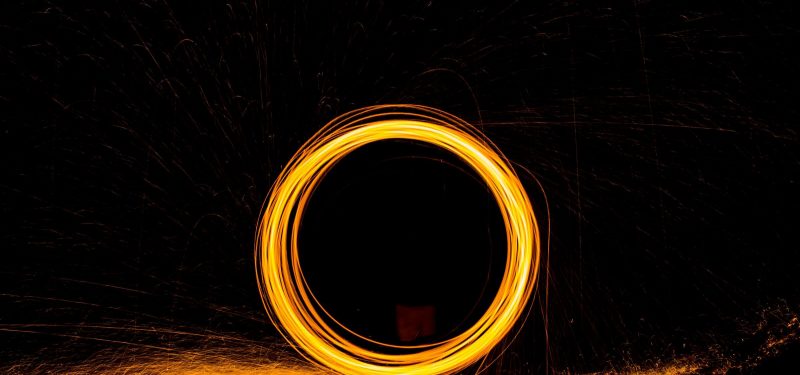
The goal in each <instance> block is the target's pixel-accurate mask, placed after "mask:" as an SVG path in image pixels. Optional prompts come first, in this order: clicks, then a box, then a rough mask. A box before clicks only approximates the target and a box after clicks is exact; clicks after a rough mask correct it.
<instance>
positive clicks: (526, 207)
mask: <svg viewBox="0 0 800 375" xmlns="http://www.w3.org/2000/svg"><path fill="white" fill-rule="evenodd" d="M390 139H402V140H410V141H417V142H423V143H428V144H431V145H434V146H436V147H440V148H442V149H444V150H446V151H448V152H451V153H453V154H454V155H456V156H457V157H458V158H460V159H461V160H463V161H464V162H465V163H467V165H469V166H470V167H471V168H472V169H473V170H474V171H475V172H476V173H477V174H478V175H479V176H480V178H481V179H482V181H483V182H484V183H485V184H486V186H487V188H488V189H489V190H490V192H491V193H492V195H493V196H494V198H495V200H496V201H497V204H498V206H499V208H500V212H501V214H502V217H503V222H504V224H505V228H506V243H507V258H506V259H507V260H506V265H505V270H504V273H503V280H502V281H501V283H500V287H499V290H498V293H497V295H496V296H495V297H494V299H493V300H492V302H491V304H490V306H489V307H488V308H487V310H486V311H485V312H484V313H483V315H482V316H481V317H480V318H479V319H478V321H477V322H476V323H475V324H474V325H472V326H471V327H469V328H467V329H466V330H464V331H463V332H461V333H460V334H458V335H456V336H454V337H452V338H449V339H446V340H443V341H440V342H436V343H431V344H425V345H413V346H412V345H408V346H401V345H391V344H387V343H381V342H376V341H374V340H371V339H369V338H367V337H364V336H361V335H359V334H358V333H356V332H353V331H352V330H350V329H348V328H347V327H345V326H344V325H342V324H341V323H339V322H338V321H336V319H335V318H334V317H332V316H331V315H330V314H329V313H328V312H327V311H326V310H325V308H324V307H323V306H321V305H320V303H319V302H318V301H317V299H316V298H315V297H314V293H313V292H312V291H311V290H310V289H309V286H308V284H307V283H306V281H305V278H304V276H303V271H302V269H301V268H300V258H299V252H300V249H299V248H298V235H299V232H300V223H301V221H302V216H303V212H304V210H305V207H306V206H307V204H308V201H309V199H310V197H311V195H312V193H313V192H314V189H315V188H316V186H317V185H318V184H319V182H320V181H321V179H322V178H323V177H324V176H325V174H326V173H327V172H328V171H329V170H330V169H331V168H332V167H333V166H334V165H336V163H337V162H338V161H340V160H341V159H342V158H344V157H345V156H346V155H348V154H349V153H350V152H352V151H353V150H355V149H357V148H358V147H361V146H364V145H366V144H368V143H372V142H376V141H381V140H390ZM255 250H256V254H255V260H256V273H257V280H258V287H259V290H260V293H261V299H262V302H263V303H264V307H265V308H266V310H267V312H268V313H269V317H270V319H271V320H272V323H273V324H275V326H276V327H277V328H278V329H279V330H280V332H281V334H282V335H283V336H284V337H285V338H286V339H287V340H288V341H290V342H292V343H293V344H294V345H295V346H296V348H297V349H298V350H299V351H300V353H301V354H302V355H304V356H305V357H306V358H307V359H309V360H310V361H312V362H313V363H315V364H317V365H320V366H323V367H325V368H328V369H331V370H334V371H336V372H341V373H346V374H356V373H358V374H361V373H374V374H445V373H446V374H449V373H455V372H458V371H459V370H463V369H464V368H466V367H467V366H469V365H471V364H473V363H475V362H476V361H478V360H480V359H481V358H484V357H485V356H486V355H487V354H488V353H489V352H490V350H491V349H492V348H493V347H494V346H495V345H497V344H498V343H499V342H500V341H501V340H502V339H503V337H505V336H506V335H507V334H508V333H509V332H510V331H511V330H512V328H513V327H514V325H515V323H516V321H517V319H518V318H519V317H520V316H521V314H522V313H523V311H524V310H525V307H526V305H527V302H528V300H529V298H530V296H531V294H532V292H533V289H534V286H535V282H536V279H537V276H538V272H539V258H540V240H539V228H538V225H537V222H536V217H535V216H534V213H533V207H532V205H531V202H530V199H529V198H528V196H527V194H526V193H525V189H524V187H523V185H522V183H521V182H520V180H519V178H518V176H517V174H516V172H515V171H514V169H513V168H512V167H511V165H510V163H509V162H508V160H507V159H506V158H505V157H504V156H503V154H502V153H501V152H500V150H499V149H498V148H497V147H496V146H495V145H494V144H493V143H492V142H491V141H490V140H489V139H488V138H487V137H486V136H485V135H483V134H482V133H481V132H480V131H479V130H478V129H476V128H474V127H473V126H471V125H470V124H468V123H467V122H465V121H463V120H461V119H459V118H457V117H456V116H453V115H451V114H449V113H446V112H443V111H441V110H438V109H434V108H430V107H424V106H418V105H381V106H373V107H367V108H362V109H359V110H356V111H353V112H349V113H346V114H344V115H342V116H339V117H337V118H336V119H334V120H333V121H331V122H330V123H328V124H327V125H325V126H324V127H323V128H322V129H320V131H319V132H317V134H315V135H314V136H313V137H312V138H311V139H309V140H308V141H307V142H306V143H305V144H304V145H303V146H302V147H301V148H300V150H298V151H297V153H296V154H295V155H294V156H293V157H292V159H291V160H290V161H289V163H288V165H287V166H286V167H285V168H284V169H283V171H282V172H281V174H280V175H279V176H278V178H277V180H276V181H275V183H274V185H273V186H272V189H271V191H270V194H269V197H268V198H267V201H266V208H265V209H264V212H263V214H262V216H261V220H260V223H259V226H258V230H257V233H256V249H255ZM331 322H332V323H331ZM332 326H333V327H338V331H337V330H335V329H334V328H333V327H332ZM342 331H345V332H348V333H349V334H350V335H352V337H350V336H348V337H350V338H346V337H344V336H342V335H341V334H340V332H342ZM358 340H362V341H363V342H360V343H361V345H359V342H354V341H358ZM364 344H369V345H370V347H376V348H385V349H389V350H386V351H383V352H382V351H380V350H377V349H367V348H365V346H364ZM390 353H391V354H390Z"/></svg>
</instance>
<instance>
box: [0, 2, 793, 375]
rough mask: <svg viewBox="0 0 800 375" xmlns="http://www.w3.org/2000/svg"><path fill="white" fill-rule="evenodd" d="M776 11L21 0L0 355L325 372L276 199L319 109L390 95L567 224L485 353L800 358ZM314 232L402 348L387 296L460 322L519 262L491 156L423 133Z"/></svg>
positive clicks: (10, 40) (69, 362)
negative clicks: (520, 308)
mask: <svg viewBox="0 0 800 375" xmlns="http://www.w3.org/2000/svg"><path fill="white" fill-rule="evenodd" d="M785 3H786V4H784V2H779V1H767V0H765V1H749V0H748V1H730V0H728V1H655V0H649V1H648V0H632V1H595V2H590V1H517V2H507V1H485V2H470V1H466V2H465V1H458V2H456V1H453V2H449V3H448V2H440V1H422V2H420V1H396V2H391V3H390V2H388V1H364V0H357V1H350V0H348V1H338V2H337V1H314V2H309V1H259V0H248V1H238V2H237V1H227V2H226V1H185V2H179V1H169V0H138V1H108V0H102V1H101V0H96V1H66V0H58V1H23V2H18V3H15V2H11V1H3V2H2V5H0V153H2V154H1V155H0V160H2V161H1V162H0V210H2V211H0V212H2V214H3V217H4V219H5V220H3V224H2V225H0V251H1V252H2V253H1V254H2V258H1V259H0V371H2V372H9V373H20V374H23V373H24V374H28V373H48V372H55V373H61V372H65V371H70V370H72V371H75V372H80V371H84V372H85V373H93V372H95V373H96V372H115V371H116V372H119V371H121V369H123V368H124V369H128V370H130V371H133V372H136V371H140V372H146V371H148V368H149V367H147V366H150V365H152V363H155V362H156V360H158V361H165V360H166V361H168V360H172V359H174V358H177V357H181V358H193V361H195V362H198V363H199V362H202V363H206V362H207V363H210V364H211V365H213V364H214V363H217V362H219V363H225V364H230V363H236V364H238V365H240V366H242V368H243V369H245V370H246V369H262V370H263V369H264V368H271V367H270V366H277V365H281V366H284V367H287V368H288V367H290V368H296V369H305V368H307V365H306V364H305V362H304V360H303V359H302V357H300V356H299V355H298V354H296V353H295V352H294V351H293V350H292V349H291V347H289V346H288V344H287V342H286V341H285V340H284V339H283V338H282V337H280V335H279V334H278V331H277V330H276V329H275V327H273V326H272V324H271V323H270V321H269V319H268V317H267V314H266V312H265V311H264V308H263V306H262V302H261V300H260V296H259V293H258V289H257V286H256V277H255V276H256V275H255V271H254V260H253V252H254V238H255V231H256V225H257V223H258V219H259V215H260V213H261V210H262V205H263V203H264V201H265V199H266V197H267V194H268V192H269V189H270V187H271V185H272V183H273V182H274V180H275V178H276V177H277V175H278V174H279V173H280V171H281V170H282V167H283V166H284V165H286V163H287V162H288V161H289V159H290V158H291V156H292V155H293V154H294V153H295V152H296V151H297V150H298V149H299V148H300V146H301V145H302V144H303V142H304V141H305V140H306V139H308V138H309V137H311V136H312V135H313V134H314V133H315V132H316V131H317V130H319V129H320V128H321V127H322V126H323V125H325V124H326V123H327V122H328V121H330V120H332V119H333V118H334V117H336V116H337V115H340V114H343V113H346V112H348V111H351V110H355V109H358V108H361V107H365V106H370V105H376V104H391V103H413V104H421V105H427V106H432V107H436V108H439V109H442V110H445V111H448V112H450V113H452V114H454V115H456V116H459V117H460V118H462V119H464V120H466V121H468V122H470V123H471V124H473V125H475V126H476V127H477V128H478V129H480V130H482V131H483V132H484V133H485V134H486V135H487V136H488V137H489V138H490V139H491V140H492V141H493V142H494V143H495V144H496V145H497V146H498V147H499V148H500V149H501V150H502V151H503V152H504V154H505V155H506V156H507V157H508V158H509V159H510V160H511V161H512V162H514V164H515V168H517V171H518V173H519V174H520V176H521V178H522V180H523V183H524V184H525V186H526V188H527V189H528V193H529V195H530V197H531V199H532V201H533V204H534V206H535V210H536V214H537V216H538V217H539V218H540V220H542V221H543V222H547V223H549V230H548V231H547V232H546V233H544V239H545V240H546V242H545V244H547V245H549V246H548V247H547V248H546V250H548V255H547V256H546V257H545V259H544V260H545V261H546V262H545V265H544V266H543V267H545V268H544V269H543V272H542V276H541V277H540V279H539V280H538V288H537V292H536V294H535V295H534V297H533V298H532V300H531V301H530V304H529V305H530V306H529V309H528V312H529V314H528V315H527V320H526V321H525V322H524V323H523V322H521V323H520V324H519V327H518V329H517V330H516V331H515V332H516V333H518V334H516V335H512V336H514V337H509V338H508V339H507V340H506V342H504V344H503V347H502V348H498V350H496V351H495V352H494V353H492V354H491V355H490V356H489V361H487V363H491V364H490V365H488V370H487V371H488V373H490V374H537V373H570V374H572V373H576V374H584V373H595V372H623V373H630V372H642V373H646V372H647V371H654V372H655V373H660V372H666V371H669V370H674V371H676V372H677V373H715V372H716V373H731V374H738V373H748V374H749V373H758V374H762V373H763V374H770V373H786V372H789V373H791V372H797V371H800V321H798V317H800V282H798V281H797V280H798V279H797V277H798V275H800V246H798V238H797V235H798V227H800V220H798V215H797V211H798V209H800V198H798V194H799V193H800V134H798V129H799V128H798V126H800V124H798V116H800V113H798V108H800V106H798V102H797V100H798V97H800V95H797V90H798V88H799V87H800V86H799V85H800V77H799V76H800V74H798V72H800V69H798V67H800V58H798V57H797V55H798V54H797V53H796V48H797V46H798V45H800V43H798V41H799V39H800V38H798V37H800V29H798V27H797V20H798V17H800V15H798V14H797V12H796V11H795V6H794V5H792V3H791V2H785ZM302 230H303V232H301V233H303V234H301V240H300V241H301V246H305V247H304V248H305V249H307V251H306V252H304V253H303V256H302V259H301V260H302V262H303V266H304V269H305V270H306V271H305V272H306V273H307V276H308V281H309V285H310V286H311V287H312V288H313V289H314V290H315V291H317V293H318V294H319V297H320V300H321V302H322V303H323V304H324V305H325V306H329V307H330V309H331V311H332V312H333V314H334V315H336V316H337V317H340V318H341V319H342V321H343V322H346V323H347V325H348V327H352V328H353V329H354V330H357V331H358V332H362V333H364V334H366V335H369V336H370V337H374V338H376V339H379V340H383V341H387V342H394V341H396V340H397V337H396V336H395V332H394V326H393V324H394V323H395V322H394V315H393V314H394V306H395V305H396V304H407V305H433V306H436V310H437V314H438V315H437V333H436V336H435V337H434V338H446V337H450V336H452V334H453V333H454V332H457V331H458V329H459V328H460V327H461V328H463V327H464V324H468V323H469V322H470V321H471V319H474V318H475V316H476V315H475V314H477V313H480V311H481V308H482V307H484V306H485V304H486V301H488V298H491V297H492V295H493V293H494V292H495V291H496V289H497V283H498V277H499V276H498V275H499V274H500V273H502V267H503V263H504V261H505V258H504V255H503V254H504V251H505V237H504V233H503V230H504V228H503V225H502V221H501V219H500V215H499V211H498V210H497V206H496V204H495V203H494V202H493V201H492V198H491V197H490V194H489V192H488V191H487V190H486V188H485V187H484V186H483V185H482V184H481V183H480V182H479V181H478V180H477V179H476V177H475V174H474V173H473V172H471V171H469V170H468V168H467V167H466V166H465V165H464V164H463V163H462V162H460V161H459V160H457V159H456V158H454V157H453V156H451V155H447V154H446V153H444V152H442V151H440V150H436V149H433V148H431V147H428V146H423V145H420V144H413V143H409V142H399V141H398V142H380V143H376V144H373V145H370V146H368V147H365V148H363V149H360V150H358V151H357V152H355V153H353V154H352V155H350V156H348V157H347V158H346V159H345V160H344V161H342V163H341V164H340V165H338V166H337V167H335V168H334V169H333V171H332V172H331V173H330V174H329V175H328V176H327V177H326V179H325V180H324V181H323V183H322V185H321V186H320V187H319V189H318V191H316V192H315V194H314V196H313V197H312V200H311V205H310V206H309V208H308V213H307V215H306V217H305V220H304V222H303V227H302ZM503 348H505V349H506V350H501V349H503ZM164 358H166V359H164ZM171 358H172V359H171ZM159 363H161V362H159ZM181 364H182V365H185V366H189V365H192V364H191V363H186V362H180V363H179V365H181ZM265 366H266V367H265ZM153 368H155V367H150V368H149V369H150V370H149V371H151V372H153V371H156V372H158V371H157V370H153ZM210 368H212V369H213V367H210ZM476 369H477V367H475V368H473V369H471V372H473V373H474V370H476ZM208 371H212V370H208Z"/></svg>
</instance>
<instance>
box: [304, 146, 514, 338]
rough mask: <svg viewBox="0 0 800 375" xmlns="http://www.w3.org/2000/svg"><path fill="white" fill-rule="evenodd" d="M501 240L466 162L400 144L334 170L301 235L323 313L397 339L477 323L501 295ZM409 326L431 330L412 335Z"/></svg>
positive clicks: (495, 215)
mask: <svg viewBox="0 0 800 375" xmlns="http://www.w3.org/2000/svg"><path fill="white" fill-rule="evenodd" d="M505 246H506V240H505V228H504V226H503V223H502V217H501V216H500V210H499V208H498V206H497V202H496V201H495V200H494V198H493V197H492V196H491V194H490V192H489V191H488V189H487V188H486V186H485V184H484V183H483V182H482V181H480V180H479V178H478V176H477V174H476V173H475V172H474V171H473V170H472V169H471V168H469V167H468V166H467V165H466V163H464V162H463V161H461V160H458V158H457V157H455V156H454V155H451V154H449V153H447V152H446V151H444V150H440V149H438V148H435V147H433V146H429V145H426V144H422V143H417V142H410V141H395V140H392V141H381V142H376V143H372V144H369V145H367V146H364V147H361V148H359V149H357V150H356V151H354V152H353V153H351V154H350V155H348V156H347V157H345V158H344V159H343V160H342V161H341V162H340V163H339V164H337V165H336V166H334V167H333V169H332V170H331V171H330V172H329V173H328V175H326V176H325V177H324V179H323V180H322V182H321V183H320V185H319V186H318V187H317V189H316V190H315V191H314V193H313V196H312V197H311V199H310V203H309V205H308V207H307V209H306V212H305V213H304V216H303V222H302V225H301V229H300V234H299V249H300V250H299V251H300V262H301V266H302V268H303V272H304V275H305V277H306V279H307V281H308V284H309V287H310V288H311V290H312V292H313V293H314V294H315V296H316V297H317V298H318V300H319V301H320V303H321V304H322V305H323V306H324V307H325V309H327V310H328V312H330V313H331V315H332V316H333V317H334V318H335V319H337V320H338V321H339V322H341V323H343V324H344V325H345V326H347V327H348V328H349V329H351V330H353V331H355V332H357V333H359V334H362V335H365V336H367V337H370V338H372V339H374V340H378V341H380V342H384V343H394V344H408V343H425V342H433V341H438V340H441V339H444V338H447V337H452V336H453V335H455V334H457V333H458V332H460V331H461V330H463V329H465V328H467V327H469V325H471V324H473V323H474V322H475V320H476V319H477V318H478V317H479V316H480V315H481V314H482V313H483V312H484V311H485V310H486V308H487V307H488V304H489V303H490V302H491V299H492V298H494V296H495V295H496V293H497V290H498V287H499V283H500V280H501V278H502V272H503V268H504V266H505V261H506V256H505ZM398 309H404V310H402V311H401V310H398ZM402 322H405V323H402ZM431 323H433V324H434V325H435V328H434V329H431V326H430V324H431ZM404 324H405V328H399V326H401V325H404ZM409 324H410V326H411V327H412V329H416V328H413V327H416V326H415V324H416V325H419V326H420V327H423V326H424V327H425V328H424V329H423V328H419V334H418V335H417V334H413V336H412V337H413V340H409V334H408V330H409ZM402 332H406V333H405V334H403V333H402ZM404 336H405V338H404Z"/></svg>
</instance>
